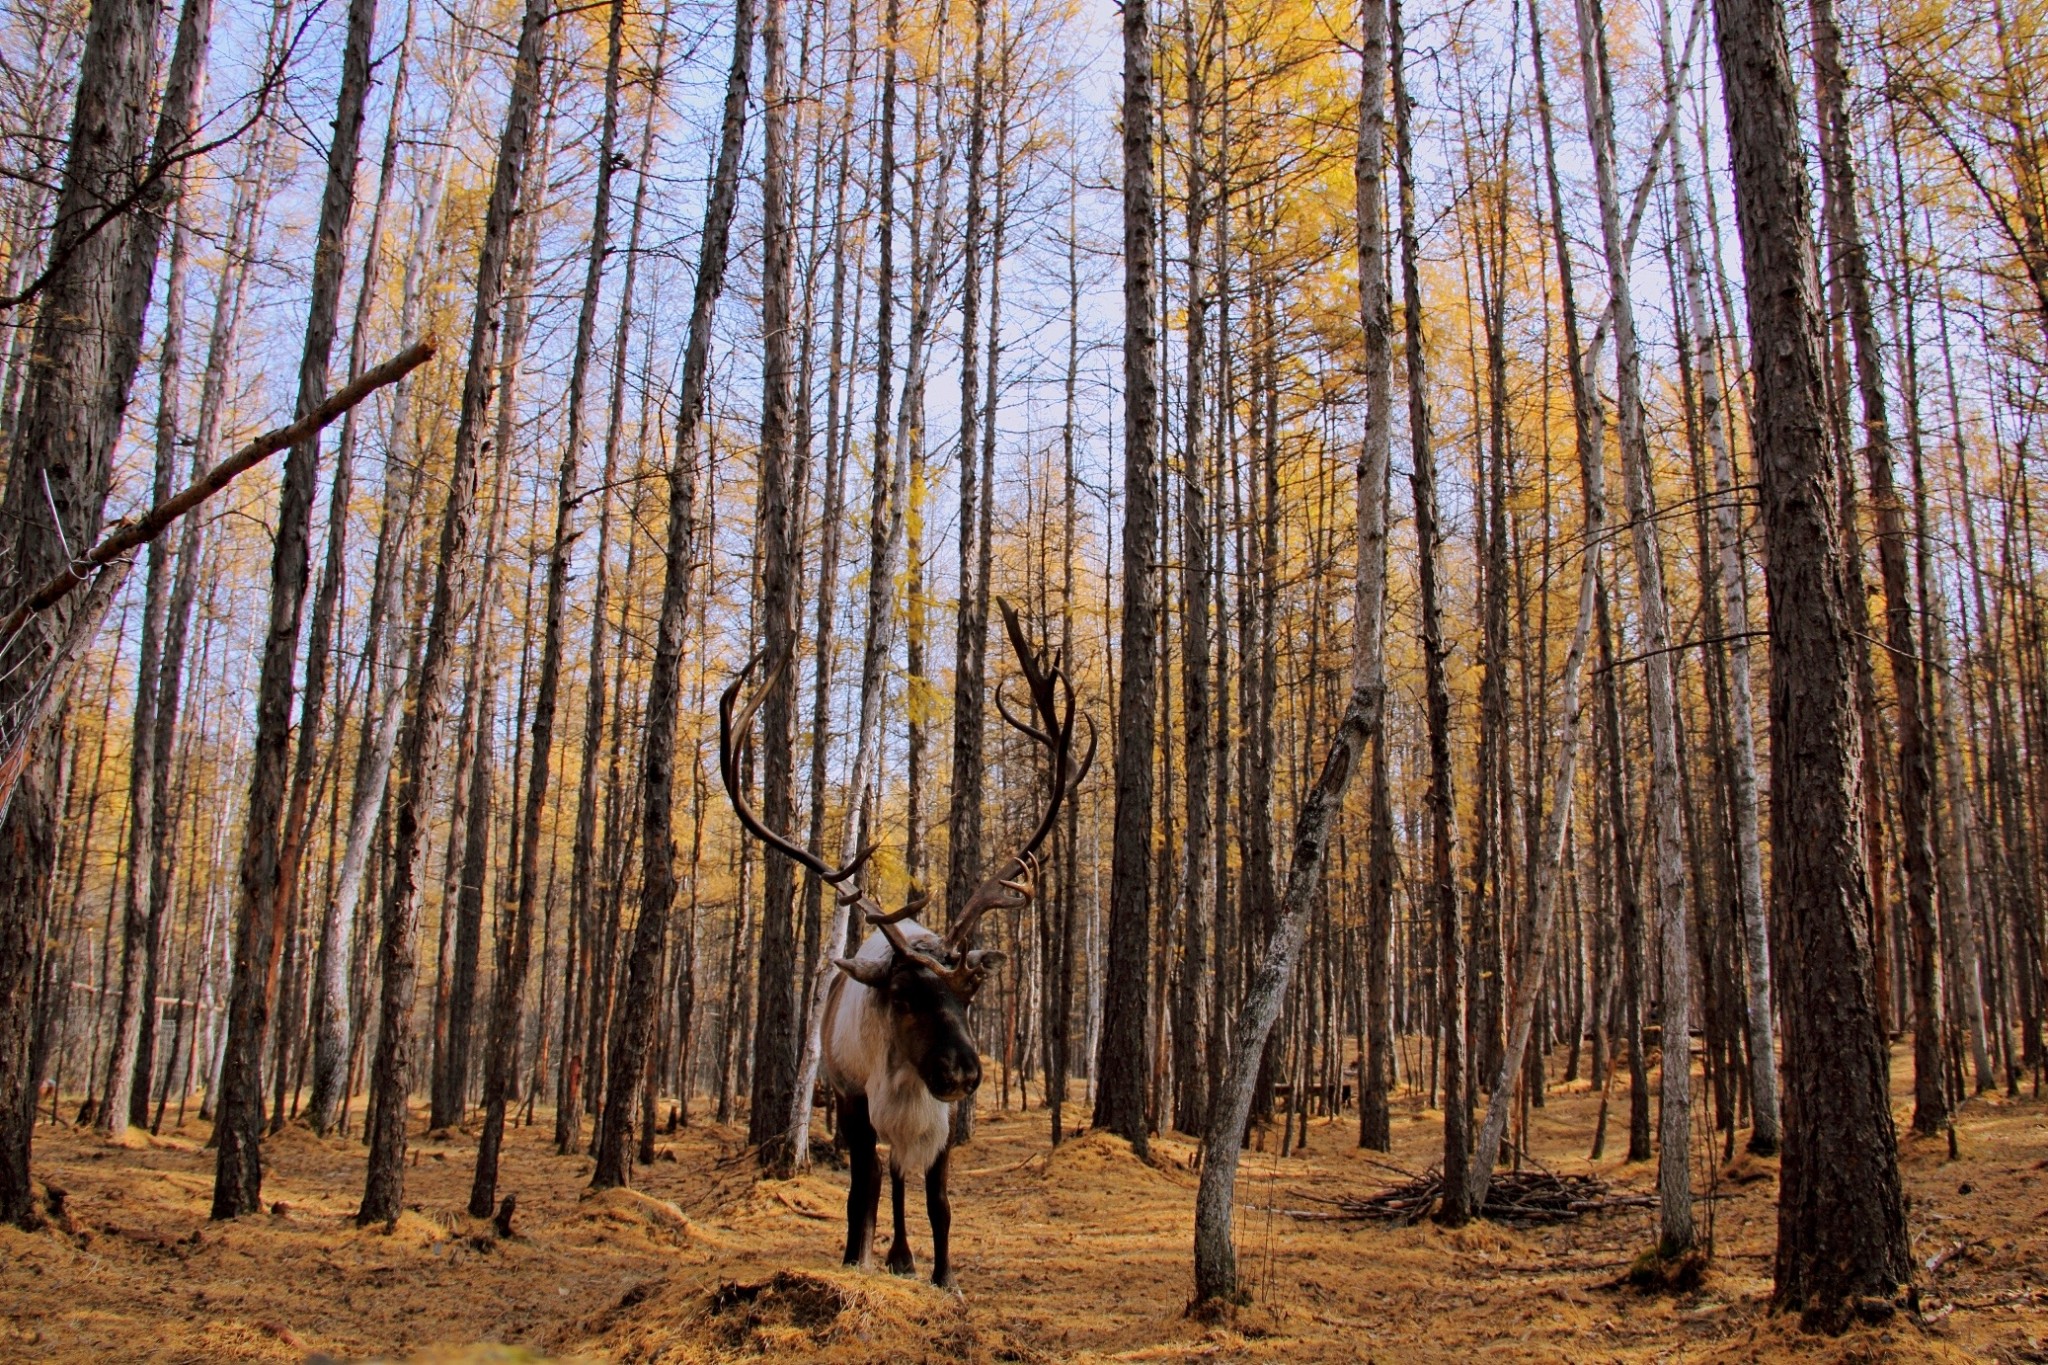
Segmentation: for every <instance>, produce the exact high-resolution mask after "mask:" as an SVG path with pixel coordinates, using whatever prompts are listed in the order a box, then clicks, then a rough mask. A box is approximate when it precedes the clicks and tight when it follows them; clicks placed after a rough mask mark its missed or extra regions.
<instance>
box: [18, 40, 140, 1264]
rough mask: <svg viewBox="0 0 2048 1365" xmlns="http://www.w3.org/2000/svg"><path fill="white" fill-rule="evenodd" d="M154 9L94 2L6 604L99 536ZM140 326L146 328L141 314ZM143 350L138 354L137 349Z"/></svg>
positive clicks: (23, 838)
mask: <svg viewBox="0 0 2048 1365" xmlns="http://www.w3.org/2000/svg"><path fill="white" fill-rule="evenodd" d="M157 12H158V6H157V4H156V0H139V2H137V0H97V3H95V4H94V5H93V6H92V9H91V11H90V14H89V16H88V19H87V23H86V37H85V48H84V53H83V56H82V58H81V61H80V67H79V80H78V95H77V103H76V108H75V112H74V114H73V117H72V126H71V140H70V144H69V152H68V154H67V157H66V161H65V167H64V181H63V186H62V188H61V190H60V191H59V194H58V201H57V219H56V228H55V230H54V232H53V234H52V238H51V242H50V252H49V258H48V259H49V260H50V261H51V263H52V273H51V275H50V278H49V280H48V283H47V284H46V285H45V286H44V291H43V294H42V297H41V300H40V307H39V308H38V311H37V315H36V328H35V330H36V338H35V343H34V347H33V349H32V350H31V352H30V360H29V372H28V377H27V386H26V390H25V392H24V393H23V396H22V407H21V415H20V418H19V420H18V422H17V424H16V428H15V432H14V441H13V449H12V450H11V451H10V452H9V458H8V470H7V485H6V493H5V502H4V517H0V527H4V529H0V537H4V539H0V550H4V551H5V553H4V555H0V563H4V564H5V565H7V569H6V570H5V575H4V578H5V581H4V584H0V587H4V591H0V600H7V601H15V600H18V599H20V598H21V597H22V596H24V595H25V594H27V593H28V592H31V591H33V590H34V589H35V588H36V587H38V586H40V585H41V584H42V583H45V582H47V581H48V580H49V579H50V578H51V577H52V576H53V575H54V574H56V573H57V572H59V571H60V570H62V569H63V568H64V567H65V566H66V565H67V564H68V563H69V562H70V550H69V548H68V547H69V546H73V545H88V544H91V543H92V541H93V540H95V539H96V538H97V536H98V532H99V527H100V518H101V514H102V509H103V507H104V505H105V502H106V495H107V482H108V475H109V468H108V466H109V461H110V459H111V457H112V454H113V447H114V442H115V439H116V437H117V436H118V434H119V431H120V422H121V411H122V408H123V406H124V405H125V402H126V399H127V390H126V385H125V384H123V385H121V386H120V389H119V391H118V392H113V391H111V389H112V386H111V385H110V384H109V382H108V381H109V378H110V371H111V370H112V369H113V367H114V364H115V362H116V359H117V355H116V353H117V351H118V350H119V348H120V347H121V345H122V341H121V339H120V338H119V337H118V336H117V335H115V334H114V329H113V327H112V326H109V327H107V328H104V329H103V328H102V327H99V326H93V325H81V323H80V319H86V318H91V319H102V318H112V317H114V316H116V315H115V314H114V309H115V308H116V307H117V306H118V305H117V300H116V297H115V296H116V294H117V291H118V290H119V288H120V286H121V285H122V284H123V283H124V281H123V276H122V265H123V255H124V249H125V247H126V239H127V234H126V233H125V232H122V231H118V230H109V231H105V232H101V233H98V234H93V233H91V232H89V231H88V228H89V226H90V224H91V223H92V221H93V220H94V219H96V218H97V217H99V216H100V215H101V214H102V213H103V212H104V209H105V205H106V203H107V200H108V199H109V198H110V197H111V196H115V195H118V194H120V192H121V189H122V187H123V182H124V180H125V179H126V177H127V175H128V173H129V168H130V167H132V166H133V165H134V164H135V163H137V162H139V161H140V160H141V159H142V156H143V152H144V137H145V132H146V128H147V118H148V105H149V98H150V93H151V90H150V87H151V80H152V71H153V67H154V63H155V58H156V22H157ZM143 293H144V295H145V297H146V296H147V293H148V290H147V288H146V287H145V288H144V290H143ZM136 316H137V321H138V326H139V322H140V309H139V308H138V309H137V310H136ZM116 325H117V324H116ZM134 344H135V345H136V346H137V347H138V348H139V345H140V338H139V337H138V338H137V339H136V341H135V343H134ZM46 499H47V505H45V500H46ZM52 516H54V520H52V519H51V518H52ZM86 605H87V603H86V601H85V600H84V598H83V597H81V596H79V595H75V594H74V595H73V597H72V598H68V599H66V600H64V601H61V602H59V603H58V604H57V605H56V606H55V607H54V608H53V609H52V610H51V611H50V612H48V613H46V614H45V615H44V616H43V617H42V618H41V625H40V628H39V629H38V630H37V631H32V632H24V633H23V634H22V635H21V636H19V637H17V639H18V640H19V641H20V643H19V644H17V643H15V642H14V641H10V642H8V645H7V654H8V655H9V656H10V657H9V658H8V659H7V663H8V665H9V666H8V667H7V669H6V670H5V672H4V675H0V714H5V715H9V716H12V715H14V714H16V713H17V711H18V710H21V709H25V707H24V703H27V702H29V701H30V699H31V697H32V695H33V691H34V689H35V688H36V686H37V684H39V683H40V682H42V681H43V678H42V676H41V675H42V673H43V670H44V669H45V668H46V667H48V665H49V664H50V663H53V662H54V660H55V654H56V650H57V648H58V642H59V641H61V640H63V639H64V638H65V636H66V634H67V630H68V627H69V626H70V623H71V621H72V619H73V615H74V613H77V612H79V611H80V610H82V609H83V608H85V607H86ZM17 651H19V652H17ZM24 655H26V656H27V657H23V656H24ZM23 757H24V759H25V762H24V764H23V766H22V769H21V776H20V779H19V781H18V782H17V784H16V785H15V786H14V788H13V793H12V796H11V798H10V799H8V800H7V801H6V803H5V808H4V810H0V849H4V850H5V858H4V862H5V865H6V871H5V874H4V876H0V1219H5V1220H6V1221H8V1222H11V1223H16V1224H18V1225H20V1226H23V1227H31V1226H34V1225H36V1224H37V1223H39V1222H40V1221H41V1214H40V1213H39V1211H38V1208H37V1201H36V1200H35V1198H34V1196H33V1193H32V1192H31V1190H30V1185H29V1143H30V1138H31V1135H32V1133H33V1130H34V1126H35V1106H36V1081H37V1079H38V1078H36V1077H33V1076H31V1075H30V1074H29V1066H28V1063H29V1060H30V1055H31V1034H32V1031H33V1030H32V1023H33V1013H34V992H35V974H36V967H37V965H38V964H39V963H40V962H41V960H42V955H41V953H40V952H39V951H37V950H36V949H35V947H34V944H35V942H36V940H37V936H38V934H39V932H40V926H41V921H42V917H43V907H44V905H45V903H46V901H47V892H48V888H49V884H50V879H51V876H52V874H53V872H54V870H55V866H54V864H55V858H56V851H57V846H56V840H55V821H56V818H57V815H58V812H57V810H56V809H55V803H56V802H57V799H58V793H57V792H56V790H55V785H54V784H55V779H56V776H57V774H56V771H55V768H56V757H57V755H56V748H55V746H54V744H53V743H51V742H50V741H49V740H48V738H47V735H46V734H45V736H44V737H41V738H38V739H36V740H35V741H34V742H33V744H32V745H31V746H30V747H29V748H28V749H26V750H25V751H24V754H23Z"/></svg>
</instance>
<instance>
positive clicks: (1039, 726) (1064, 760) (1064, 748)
mask: <svg viewBox="0 0 2048 1365" xmlns="http://www.w3.org/2000/svg"><path fill="white" fill-rule="evenodd" d="M996 605H997V606H998V607H1000V608H1001V609H1002V613H1003V628H1004V630H1005V631H1006V632H1007V633H1008V634H1009V637H1010V648H1011V649H1012V650H1013V651H1014V652H1015V653H1016V655H1017V667H1018V669H1019V670H1020V671H1021V672H1022V673H1023V674H1024V686H1025V689H1026V690H1027V692H1028V693H1029V694H1030V698H1031V707H1030V716H1031V718H1030V719H1029V720H1027V719H1025V718H1023V717H1020V716H1018V715H1017V714H1016V713H1014V712H1012V711H1011V710H1010V708H1009V705H1008V704H1007V703H1006V702H1005V701H1004V700H1003V690H1002V688H1001V687H1000V686H998V687H997V688H996V691H995V703H996V710H997V711H998V712H1000V713H1001V715H1002V717H1003V719H1004V720H1005V721H1007V722H1008V723H1009V724H1010V726H1011V727H1012V728H1014V729H1016V730H1019V731H1021V732H1022V733H1024V734H1025V735H1028V736H1030V738H1031V739H1032V740H1033V741H1035V742H1036V743H1038V744H1040V745H1042V746H1044V748H1045V750H1046V752H1047V754H1048V755H1049V756H1050V757H1051V760H1052V794H1051V796H1050V797H1049V798H1048V799H1047V801H1046V805H1045V812H1044V814H1042V815H1041V816H1040V817H1039V820H1038V825H1037V827H1036V828H1034V829H1033V830H1032V831H1031V836H1030V837H1029V838H1028V839H1026V840H1025V841H1024V843H1023V844H1022V845H1021V846H1020V847H1019V848H1018V849H1017V851H1016V852H1015V853H1012V854H1011V855H1010V856H1009V857H1008V858H1007V859H1005V860H1004V861H1002V862H1000V863H998V864H996V870H995V871H994V872H993V873H991V874H990V875H989V876H988V877H986V878H985V879H983V881H982V883H981V885H980V886H978V887H976V888H975V889H974V894H973V895H971V896H969V897H968V898H967V903H966V904H965V905H964V906H962V907H961V908H960V914H959V916H958V917H957V918H955V919H954V921H953V923H952V925H951V927H949V928H948V929H947V931H946V940H945V942H946V951H947V954H948V955H949V956H950V957H952V958H953V959H954V960H955V961H956V962H957V963H958V964H959V965H958V967H957V968H956V969H955V970H957V971H959V972H963V973H965V972H970V971H971V972H972V973H973V974H974V982H973V984H975V985H978V984H979V983H980V974H981V970H982V969H981V968H979V967H972V966H970V965H969V958H970V957H972V956H974V954H972V953H970V952H969V945H970V944H972V943H973V942H974V931H975V927H976V926H977V925H978V924H979V923H980V920H981V917H982V916H983V915H985V914H987V913H988V912H989V911H991V910H1015V909H1018V908H1020V907H1022V906H1025V905H1028V904H1029V903H1030V902H1031V898H1032V897H1033V896H1034V895H1036V894H1037V890H1038V850H1039V848H1040V847H1041V846H1042V845H1043V844H1044V843H1045V840H1046V838H1047V836H1049V835H1050V834H1051V833H1052V830H1053V824H1054V822H1055V821H1056V820H1057V819H1058V818H1059V813H1060V807H1061V805H1062V804H1063V803H1064V802H1065V801H1066V799H1067V798H1068V796H1070V795H1071V794H1072V793H1073V791H1074V789H1075V788H1076V787H1078V786H1079V785H1080V784H1081V779H1082V778H1084V777H1086V776H1087V775H1088V769H1089V768H1090V767H1092V766H1093V765H1094V762H1095V722H1094V721H1093V720H1092V719H1089V718H1087V717H1085V716H1081V715H1080V714H1079V712H1078V708H1077V707H1076V706H1075V705H1074V684H1073V682H1072V681H1071V680H1070V679H1069V678H1068V677H1067V674H1066V670H1065V669H1063V668H1062V667H1061V666H1060V656H1059V655H1058V654H1057V653H1053V654H1050V655H1048V654H1046V653H1045V652H1043V651H1040V650H1037V649H1034V648H1033V647H1032V645H1031V641H1030V639H1029V638H1028V637H1026V635H1025V634H1024V626H1023V623H1022V622H1021V621H1019V620H1018V618H1017V610H1016V608H1014V607H1012V606H1011V605H1010V604H1009V603H1008V602H1006V601H1004V600H1003V599H1002V598H997V599H996ZM1076 719H1084V720H1087V721H1088V747H1087V749H1086V751H1085V752H1084V753H1083V754H1082V756H1081V761H1080V763H1079V764H1078V765H1076V764H1075V762H1074V722H1075V721H1076ZM969 993H970V994H971V987H970V989H969Z"/></svg>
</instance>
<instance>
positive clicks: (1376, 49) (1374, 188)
mask: <svg viewBox="0 0 2048 1365" xmlns="http://www.w3.org/2000/svg"><path fill="white" fill-rule="evenodd" d="M1361 9H1362V11H1363V18H1364V25H1363V27H1364V42H1363V43H1362V44H1361V52H1362V56H1363V61H1362V63H1361V71H1360V78H1359V79H1360V85H1359V89H1360V102H1359V124H1358V140H1359V150H1358V156H1357V160H1356V163H1355V164H1356V168H1357V176H1358V199H1357V212H1358V220H1357V231H1358V248H1359V251H1358V260H1359V267H1358V269H1359V276H1358V285H1359V298H1360V319H1361V322H1362V324H1363V326H1364V330H1365V334H1366V336H1367V338H1368V347H1369V349H1370V353H1371V359H1370V361H1369V362H1368V364H1369V365H1374V366H1381V367H1383V369H1382V370H1381V371H1380V372H1378V373H1373V372H1369V373H1368V377H1367V381H1366V382H1367V385H1368V395H1369V396H1368V398H1367V403H1368V405H1369V406H1368V409H1367V418H1366V422H1367V430H1366V438H1365V447H1364V450H1363V452H1362V454H1361V455H1360V458H1359V460H1358V463H1357V466H1356V485H1355V490H1354V506H1355V515H1356V528H1357V529H1356V537H1357V555H1358V558H1357V565H1356V571H1355V578H1354V580H1353V601H1352V639H1351V680H1350V681H1351V690H1350V695H1349V697H1348V698H1347V699H1346V701H1345V704H1344V713H1343V716H1342V718H1341V719H1340V720H1339V722H1338V725H1337V732H1336V734H1335V735H1334V736H1333V737H1332V740H1331V743H1330V749H1329V753H1328V754H1327V755H1326V756H1325V758H1324V759H1323V765H1322V769H1321V771H1320V772H1318V774H1317V776H1316V780H1315V784H1314V785H1313V786H1312V787H1311V788H1310V789H1309V790H1308V792H1307V793H1306V794H1305V796H1304V797H1303V799H1302V803H1301V813H1300V815H1299V816H1298V817H1297V818H1296V821H1295V828H1294V852H1293V855H1292V859H1291V861H1290V863H1289V866H1288V870H1287V890H1286V895H1285V897H1284V899H1283V900H1282V902H1281V915H1280V920H1279V923H1278V925H1277V927H1276V928H1275V931H1274V933H1273V936H1272V939H1271V940H1270V941H1269V942H1268V943H1267V944H1266V945H1265V949H1264V952H1263V954H1262V955H1261V957H1260V958H1259V965H1258V968H1257V970H1256V971H1254V972H1253V974H1252V979H1251V985H1250V987H1249V988H1248V989H1247V990H1246V992H1245V999H1244V1009H1243V1012H1242V1014H1241V1016H1240V1019H1239V1028H1238V1032H1237V1036H1236V1038H1235V1039H1234V1045H1233V1048H1232V1052H1231V1057H1230V1062H1229V1066H1228V1068H1227V1069H1226V1071H1225V1073H1224V1080H1223V1089H1222V1090H1221V1091H1219V1092H1218V1093H1217V1095H1216V1096H1215V1098H1214V1101H1213V1102H1212V1104H1211V1106H1210V1109H1209V1122H1208V1126H1207V1128H1206V1129H1205V1131H1204V1133H1203V1161H1202V1181H1201V1186H1200V1189H1199V1190H1198V1191H1197V1193H1196V1196H1195V1298H1196V1300H1197V1301H1198V1302H1208V1301H1214V1300H1218V1299H1227V1298H1230V1297H1232V1296H1234V1295H1235V1294H1236V1293H1237V1252H1236V1247H1235V1246H1234V1244H1233V1242H1232V1240H1231V1235H1230V1224H1231V1206H1232V1202H1233V1198H1232V1197H1233V1193H1234V1188H1235V1185H1236V1179H1237V1162H1238V1157H1239V1156H1240V1154H1241V1153H1242V1151H1243V1147H1244V1131H1245V1124H1246V1122H1247V1121H1248V1120H1249V1119H1250V1117H1251V1110H1252V1092H1253V1090H1254V1088H1255V1087H1256V1085H1257V1083H1258V1076H1259V1071H1260V1069H1261V1058H1262V1056H1263V1055H1264V1053H1265V1051H1266V1039H1267V1037H1268V1035H1269V1034H1271V1032H1272V1029H1273V1025H1274V1023H1275V1022H1276V1021H1277V1020H1278V1019H1279V1017H1280V1006H1281V1004H1282V1002H1283V1001H1284V999H1285V997H1286V994H1287V988H1288V985H1289V983H1290V981H1291V979H1292V977H1293V974H1294V968H1295V964H1296V961H1297V960H1298V959H1299V957H1300V954H1301V949H1302V940H1303V936H1304V934H1305V932H1306V930H1307V927H1308V920H1309V912H1310V911H1311V910H1312V909H1313V908H1314V906H1315V902H1316V896H1317V891H1318V890H1319V888H1320V886H1321V882H1322V876H1323V868H1324V865H1325V863H1326V862H1327V859H1328V852H1329V844H1330V837H1331V826H1332V825H1333V824H1334V823H1335V821H1336V818H1337V816H1338V814H1339V813H1341V812H1342V810H1343V808H1344V794H1345V792H1346V791H1347V790H1348V789H1349V787H1350V784H1351V777H1352V774H1353V773H1354V772H1356V771H1357V769H1358V765H1359V763H1360V762H1361V761H1362V760H1363V758H1364V756H1365V750H1366V746H1367V745H1368V744H1369V743H1371V742H1372V741H1373V739H1374V738H1375V737H1376V736H1377V735H1378V733H1379V730H1380V722H1381V719H1382V717H1383V715H1384V713H1385V700H1386V673H1385V659H1384V648H1385V640H1386V634H1385V612H1386V576H1387V481H1388V473H1389V468H1390V459H1389V455H1390V448H1391V447H1390V433H1391V425H1390V421H1389V418H1390V416H1391V414H1390V412H1389V410H1388V409H1389V405H1390V404H1391V401H1392V380H1391V373H1392V351H1391V348H1390V346H1389V332H1390V331H1391V325H1390V321H1389V312H1390V305H1389V300H1388V297H1387V294H1388V290H1387V278H1388V276H1387V273H1386V235H1385V230H1384V228H1383V226H1381V225H1382V224H1383V223H1384V221H1385V216H1386V209H1385V189H1384V185H1385V168H1386V113H1385V110H1386V102H1385V95H1384V93H1383V92H1384V90H1385V88H1386V80H1387V64H1388V58H1387V53H1388V47H1389V34H1390V21H1389V12H1388V11H1387V10H1386V9H1385V8H1383V7H1382V6H1381V4H1380V2H1379V0H1365V3H1364V5H1363V6H1361ZM1396 13H1398V11H1396ZM1397 80H1398V77H1397ZM1395 90H1396V95H1395V98H1396V100H1399V99H1400V98H1401V97H1402V95H1401V87H1400V86H1399V85H1398V84H1397V85H1396V87H1395ZM1297 1107H1299V1106H1298V1105H1297Z"/></svg>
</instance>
